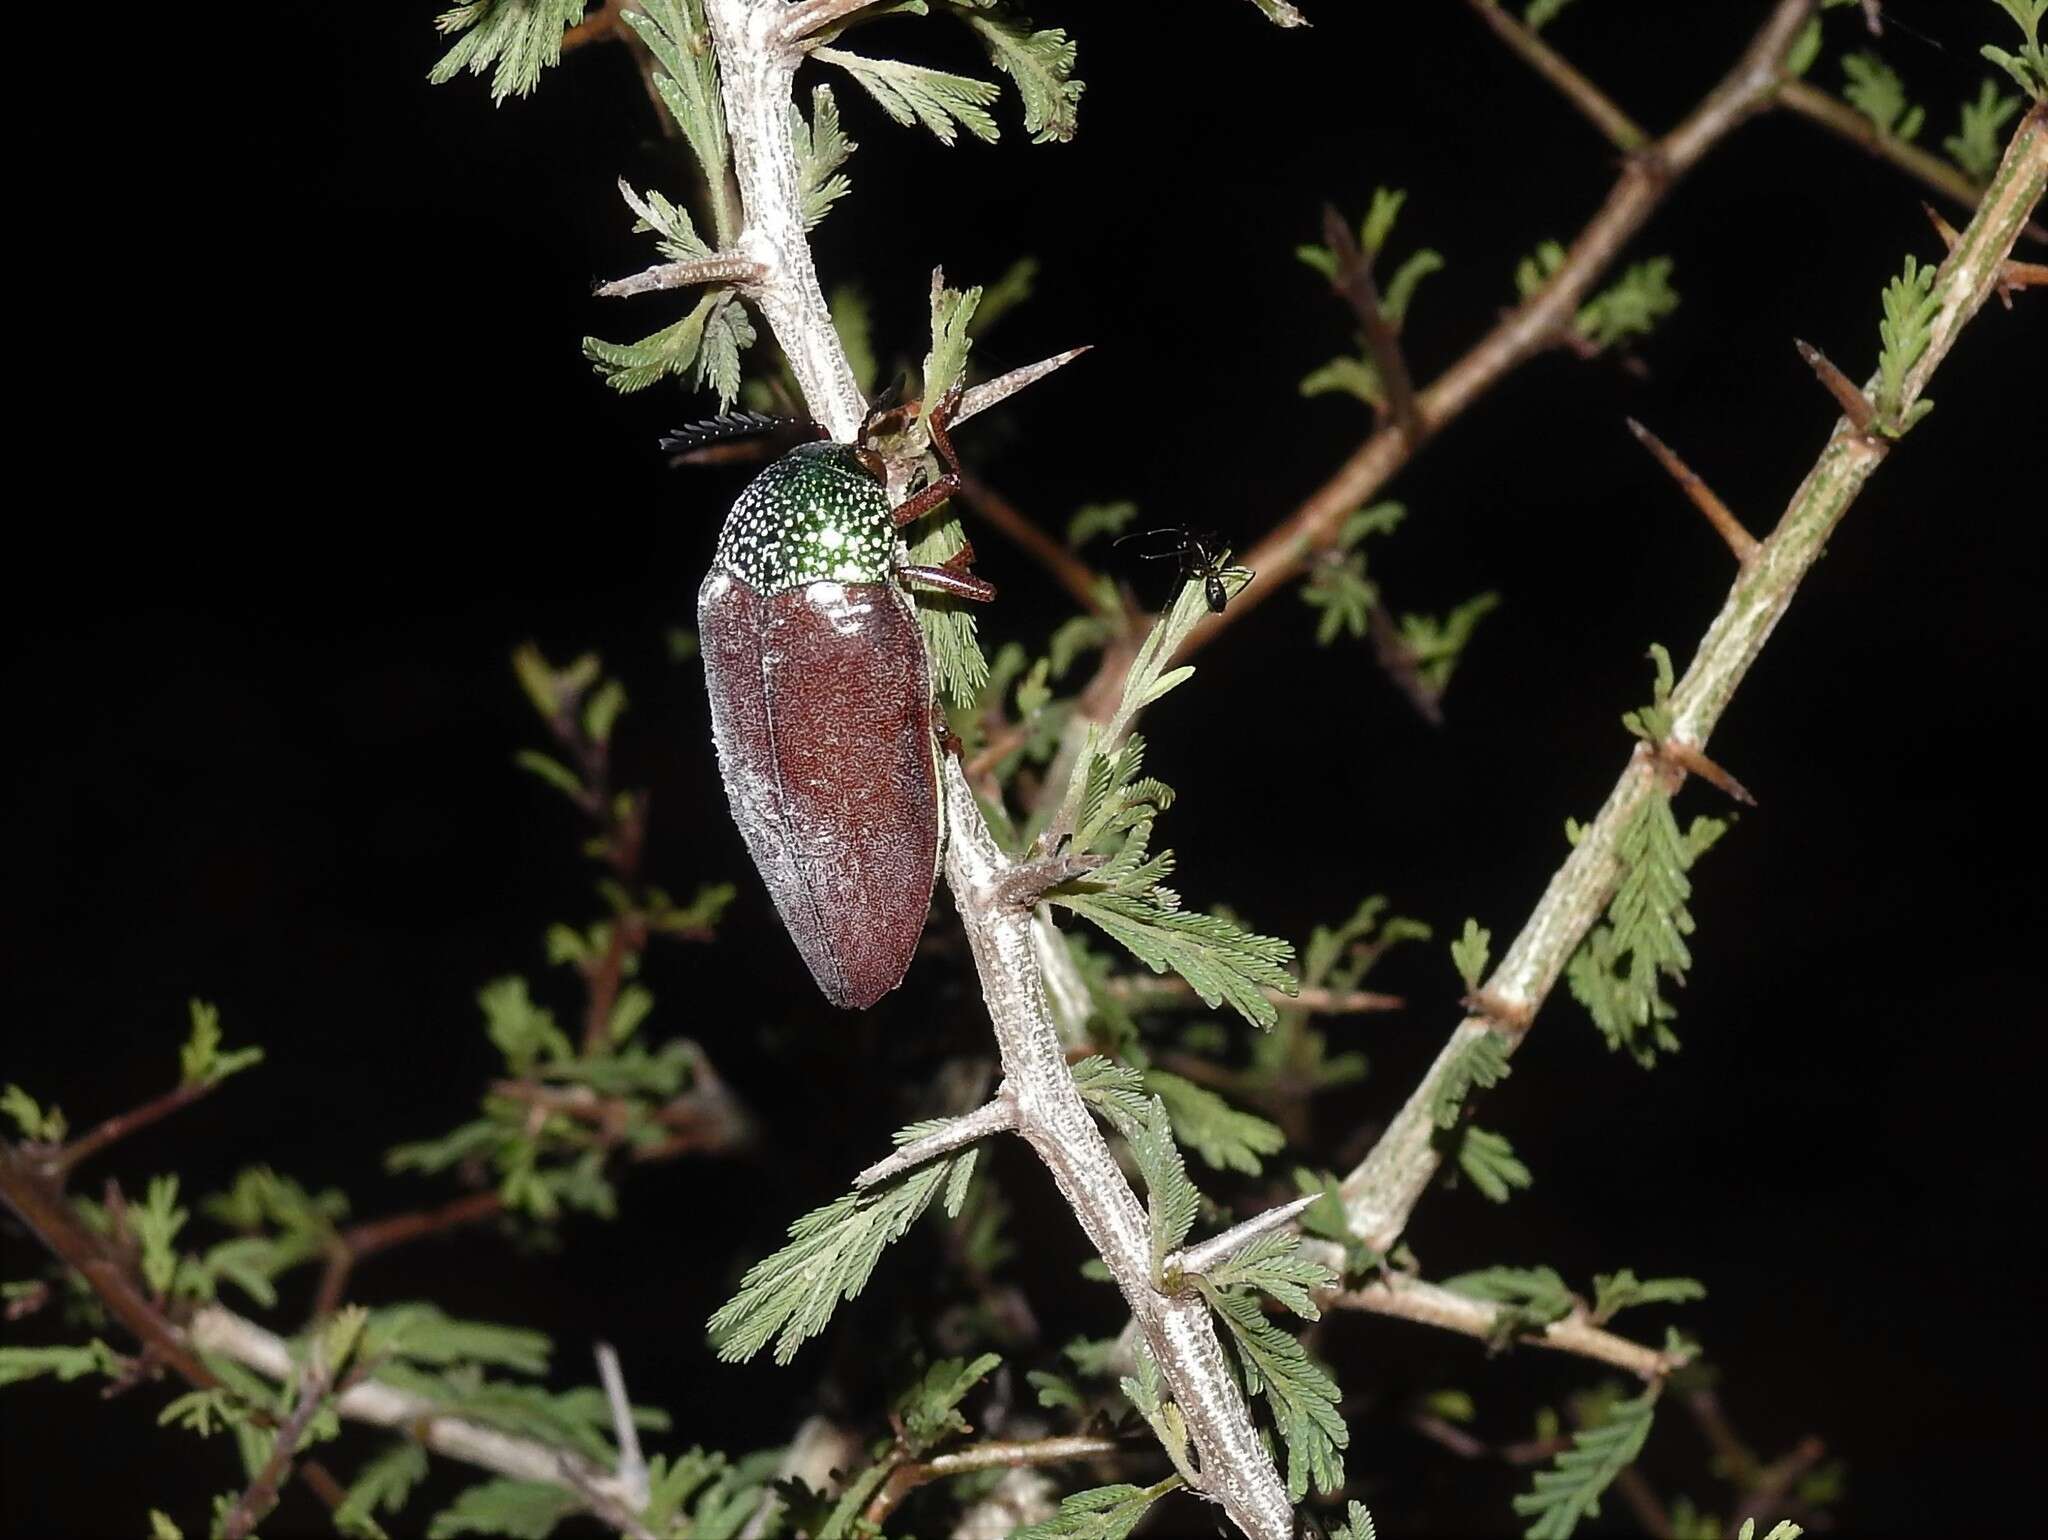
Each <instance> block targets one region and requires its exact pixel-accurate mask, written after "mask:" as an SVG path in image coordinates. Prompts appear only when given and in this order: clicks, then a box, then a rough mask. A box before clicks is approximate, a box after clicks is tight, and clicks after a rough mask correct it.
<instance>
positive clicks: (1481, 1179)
mask: <svg viewBox="0 0 2048 1540" xmlns="http://www.w3.org/2000/svg"><path fill="white" fill-rule="evenodd" d="M1446 1142H1448V1143H1450V1144H1452V1145H1453V1146H1454V1148H1453V1155H1454V1158H1455V1159H1456V1160H1457V1162H1458V1169H1459V1170H1460V1171H1462V1172H1464V1174H1465V1179H1466V1180H1467V1181H1468V1182H1470V1183H1471V1184H1472V1185H1473V1186H1474V1187H1476V1188H1478V1189H1479V1191H1480V1193H1481V1194H1482V1195H1483V1196H1484V1197H1486V1198H1487V1199H1488V1200H1489V1201H1491V1202H1494V1203H1505V1202H1507V1201H1508V1198H1509V1197H1510V1196H1511V1195H1513V1194H1514V1193H1516V1192H1518V1191H1520V1190H1521V1189H1522V1188H1525V1187H1529V1186H1532V1185H1534V1183H1535V1180H1536V1179H1535V1177H1533V1176H1532V1175H1530V1173H1529V1168H1528V1167H1527V1166H1526V1165H1524V1164H1523V1163H1522V1160H1521V1157H1520V1156H1518V1155H1516V1154H1515V1151H1514V1146H1512V1145H1510V1144H1509V1143H1508V1141H1507V1139H1506V1137H1505V1136H1504V1135H1501V1134H1497V1133H1494V1132H1493V1131H1492V1130H1491V1129H1485V1128H1479V1127H1476V1126H1474V1125H1473V1124H1470V1123H1467V1124H1466V1125H1465V1126H1464V1127H1462V1128H1459V1129H1456V1130H1454V1131H1453V1132H1452V1133H1451V1134H1449V1135H1448V1136H1447V1141H1446Z"/></svg>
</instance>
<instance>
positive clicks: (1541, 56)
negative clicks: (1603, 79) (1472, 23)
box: [1467, 0, 1650, 155]
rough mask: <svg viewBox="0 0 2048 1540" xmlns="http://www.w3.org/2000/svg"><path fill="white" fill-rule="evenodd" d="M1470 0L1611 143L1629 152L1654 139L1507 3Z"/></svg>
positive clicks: (1494, 0) (1519, 53) (1530, 64)
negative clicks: (1519, 17) (1522, 20)
mask: <svg viewBox="0 0 2048 1540" xmlns="http://www.w3.org/2000/svg"><path fill="white" fill-rule="evenodd" d="M1467 3H1468V4H1469V5H1470V6H1471V7H1472V9H1473V10H1474V11H1477V12H1478V13H1479V19H1480V20H1481V21H1483V22H1485V23H1486V25H1487V26H1489V27H1491V28H1492V29H1493V32H1494V35H1495V36H1497V37H1498V38H1499V39H1500V40H1501V41H1502V42H1503V43H1505V44H1507V45H1508V47H1509V48H1510V49H1512V50H1513V51H1514V52H1515V53H1516V54H1518V55H1519V56H1520V57H1521V59H1522V60H1523V62H1524V63H1526V64H1527V65H1528V66H1529V67H1530V68H1531V69H1533V70H1534V71H1536V73H1537V74H1539V75H1541V76H1542V77H1543V78H1544V79H1545V80H1547V81H1549V82H1550V83H1551V84H1552V85H1554V86H1556V87H1557V89H1558V91H1559V92H1560V93H1562V94H1563V96H1564V98H1565V100H1566V101H1568V102H1570V103H1571V104H1572V105H1573V106H1574V107H1576V108H1577V109H1578V110H1579V114H1580V116H1582V117H1584V118H1585V119H1586V121H1587V122H1589V123H1591V124H1592V125H1593V126H1594V127H1595V128H1597V129H1599V130H1600V132H1601V133H1602V134H1604V135H1606V137H1607V142H1608V143H1609V144H1611V145H1613V146H1614V147H1615V148H1616V149H1617V150H1620V151H1621V152H1622V153H1623V154H1624V155H1627V154H1633V153H1634V152H1635V151H1637V150H1640V149H1641V148H1642V147H1643V146H1644V145H1646V144H1648V143H1649V142H1650V136H1649V135H1648V134H1646V133H1644V132H1643V130H1642V128H1641V127H1640V126H1639V125H1638V124H1637V123H1636V121H1635V119H1633V118H1631V117H1630V116H1629V115H1628V114H1627V113H1625V112H1623V111H1622V110H1621V109H1620V108H1619V107H1617V106H1616V105H1615V104H1614V100H1613V98H1611V97H1610V96H1608V94H1607V93H1606V92H1605V91H1603V90H1601V89H1600V88H1599V87H1598V86H1596V85H1594V84H1593V82H1592V81H1590V80H1588V79H1587V78H1586V77H1585V76H1584V75H1582V74H1580V73H1579V71H1578V69H1577V67H1576V66H1574V65H1573V64H1572V62H1571V61H1570V60H1569V59H1567V58H1565V57H1564V55H1562V54H1560V53H1559V52H1558V51H1557V50H1556V49H1555V48H1552V47H1551V46H1550V45H1549V44H1548V43H1546V42H1544V41H1543V39H1542V38H1541V37H1539V36H1537V35H1536V33H1535V32H1533V31H1531V30H1530V29H1529V28H1528V27H1526V26H1524V25H1523V24H1522V23H1521V22H1519V21H1517V20H1516V19H1515V18H1514V17H1513V16H1511V15H1509V14H1508V9H1507V7H1506V6H1505V5H1502V4H1500V3H1499V0H1467Z"/></svg>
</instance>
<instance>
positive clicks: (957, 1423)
mask: <svg viewBox="0 0 2048 1540" xmlns="http://www.w3.org/2000/svg"><path fill="white" fill-rule="evenodd" d="M1002 1361H1003V1355H1002V1354H1000V1353H984V1354H982V1355H981V1357H979V1358H977V1359H975V1360H974V1361H973V1362H972V1363H969V1362H968V1361H967V1360H966V1359H964V1358H942V1359H940V1360H939V1361H938V1362H937V1363H935V1364H933V1365H932V1366H931V1367H930V1368H929V1369H927V1370H926V1371H925V1372H924V1374H923V1375H922V1376H921V1377H920V1378H919V1379H918V1381H917V1383H916V1384H914V1385H912V1386H911V1387H910V1388H909V1389H908V1390H906V1391H905V1392H904V1393H903V1395H902V1397H901V1398H900V1399H899V1400H898V1401H897V1403H896V1416H897V1419H898V1420H899V1422H900V1423H901V1424H902V1437H903V1442H904V1444H905V1445H906V1446H907V1447H908V1448H909V1450H910V1453H911V1456H912V1458H916V1457H918V1456H920V1455H922V1454H924V1453H925V1451H927V1450H928V1449H930V1448H931V1447H932V1446H933V1445H935V1444H938V1443H940V1442H942V1441H944V1440H945V1439H948V1438H951V1437H953V1436H954V1435H956V1434H961V1433H966V1432H969V1431H970V1429H969V1428H968V1426H967V1419H966V1418H964V1417H962V1416H961V1415H960V1403H961V1402H962V1401H964V1400H966V1399H967V1395H968V1392H970V1391H972V1390H973V1389H974V1387H975V1386H977V1385H979V1384H980V1383H981V1382H982V1381H983V1380H984V1379H986V1378H988V1376H989V1375H990V1374H991V1373H993V1372H994V1371H995V1370H996V1368H997V1367H998V1366H999V1365H1000V1364H1001V1363H1002Z"/></svg>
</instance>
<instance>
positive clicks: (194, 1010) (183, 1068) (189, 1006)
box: [178, 1000, 263, 1085]
mask: <svg viewBox="0 0 2048 1540" xmlns="http://www.w3.org/2000/svg"><path fill="white" fill-rule="evenodd" d="M185 1008H186V1012H187V1014H188V1016H189V1017H190V1019H191V1022H192V1035H191V1036H190V1037H189V1038H187V1039H186V1041H185V1046H184V1047H183V1048H181V1049H179V1050H178V1076H179V1079H180V1080H181V1081H182V1082H183V1083H184V1084H186V1085H219V1084H220V1083H221V1082H222V1081H223V1080H225V1079H227V1078H228V1076H230V1075H232V1074H235V1073H236V1072H238V1071H240V1070H245V1069H248V1068H249V1067H250V1066H251V1065H254V1064H261V1063H262V1062H263V1050H262V1049H261V1048H237V1049H236V1050H235V1051H234V1052H233V1053H222V1052H221V1051H220V1010H219V1008H218V1007H216V1006H211V1005H208V1004H207V1003H206V1002H205V1001H204V1000H190V1001H187V1002H186V1007H185Z"/></svg>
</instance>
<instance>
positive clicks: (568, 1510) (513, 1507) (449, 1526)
mask: <svg viewBox="0 0 2048 1540" xmlns="http://www.w3.org/2000/svg"><path fill="white" fill-rule="evenodd" d="M582 1506H583V1500H582V1499H581V1498H579V1497H578V1496H577V1495H576V1494H575V1493H574V1492H572V1491H570V1490H569V1489H568V1488H566V1487H560V1486H556V1485H555V1484H554V1483H552V1482H547V1481H510V1480H498V1481H485V1482H481V1483H479V1484H478V1485H476V1486H473V1487H471V1488H469V1490H468V1491H466V1492H464V1493H463V1494H462V1495H461V1496H460V1497H458V1498H456V1499H455V1501H454V1502H453V1503H452V1504H450V1505H449V1506H448V1507H446V1508H443V1509H442V1510H441V1511H440V1512H439V1513H437V1514H435V1515H434V1518H433V1522H432V1523H430V1524H429V1525H428V1526H427V1540H454V1537H455V1536H458V1535H489V1536H493V1537H496V1540H547V1537H548V1536H549V1535H550V1534H552V1533H554V1528H555V1526H556V1525H557V1524H559V1523H561V1522H562V1520H564V1519H566V1518H567V1517H568V1516H569V1515H570V1514H572V1513H574V1512H576V1511H577V1509H579V1508H581V1507H582Z"/></svg>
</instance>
